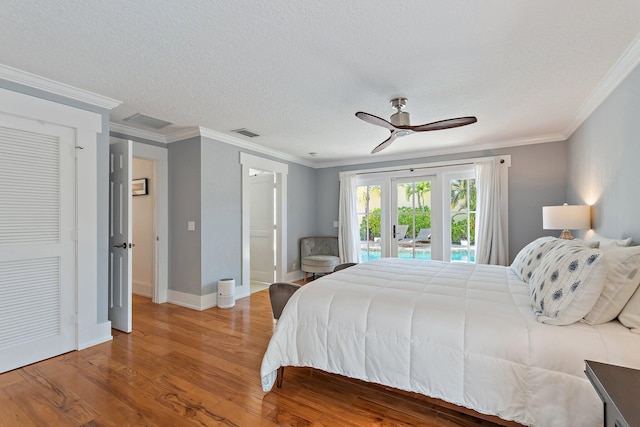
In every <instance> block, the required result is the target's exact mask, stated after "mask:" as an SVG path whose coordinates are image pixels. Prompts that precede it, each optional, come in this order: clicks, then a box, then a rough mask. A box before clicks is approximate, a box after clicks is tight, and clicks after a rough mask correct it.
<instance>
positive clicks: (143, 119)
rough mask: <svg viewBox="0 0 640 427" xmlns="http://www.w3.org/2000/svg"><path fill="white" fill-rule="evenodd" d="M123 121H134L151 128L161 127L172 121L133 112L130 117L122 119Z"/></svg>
mask: <svg viewBox="0 0 640 427" xmlns="http://www.w3.org/2000/svg"><path fill="white" fill-rule="evenodd" d="M124 121H125V122H130V123H136V124H139V125H142V126H146V127H149V128H152V129H162V128H163V127H165V126H169V125H171V124H173V123H171V122H167V121H165V120H160V119H156V118H154V117H149V116H145V115H144V114H140V113H137V114H134V115H133V116H131V117H127V118H126V119H124Z"/></svg>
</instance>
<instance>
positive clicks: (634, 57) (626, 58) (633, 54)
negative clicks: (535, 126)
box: [562, 34, 640, 138]
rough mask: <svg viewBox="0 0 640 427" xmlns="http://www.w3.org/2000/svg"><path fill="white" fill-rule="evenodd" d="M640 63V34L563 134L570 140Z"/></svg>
mask: <svg viewBox="0 0 640 427" xmlns="http://www.w3.org/2000/svg"><path fill="white" fill-rule="evenodd" d="M639 63H640V34H638V36H636V38H635V39H634V41H633V43H631V45H630V46H629V47H628V48H627V50H625V51H624V53H623V54H622V56H620V58H618V60H617V61H616V62H615V64H613V66H612V67H611V69H610V70H609V72H608V73H607V74H606V75H605V76H604V78H603V79H602V80H601V81H600V83H598V85H597V86H596V87H595V89H594V90H593V91H592V92H591V94H590V95H589V96H588V97H587V99H586V100H585V101H584V103H583V104H582V105H581V106H580V108H579V109H578V111H577V112H576V115H575V116H574V117H573V119H572V120H571V121H570V122H569V124H568V125H567V126H566V127H565V128H564V131H563V132H562V133H563V134H564V135H566V136H567V138H569V137H570V136H571V135H572V134H573V132H575V131H576V129H578V128H579V127H580V125H581V124H582V123H584V121H585V120H587V118H588V117H589V116H590V115H591V114H592V113H593V112H594V111H595V110H596V108H598V107H599V106H600V104H602V103H603V102H604V100H605V99H607V97H608V96H609V95H611V93H612V92H613V91H614V90H615V89H616V88H617V87H618V86H619V85H620V83H622V81H623V80H624V79H625V78H627V76H628V75H629V74H630V73H631V72H632V71H633V70H634V69H635V68H636V67H637V66H638V64H639Z"/></svg>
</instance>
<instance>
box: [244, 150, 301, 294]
mask: <svg viewBox="0 0 640 427" xmlns="http://www.w3.org/2000/svg"><path fill="white" fill-rule="evenodd" d="M240 163H241V164H242V280H241V284H240V286H236V296H237V297H238V298H242V297H246V296H249V294H250V293H251V269H252V242H251V222H252V221H251V212H252V209H251V199H252V197H251V193H252V190H251V186H252V182H253V181H252V177H251V173H252V172H253V173H255V172H256V171H261V173H262V174H264V175H266V174H271V176H272V177H273V178H272V179H273V181H272V184H270V185H273V190H270V191H268V192H267V195H268V198H269V201H268V202H266V201H265V202H263V203H271V202H270V200H273V205H272V206H273V208H270V207H268V208H267V209H266V210H268V211H269V212H271V211H273V222H270V221H271V220H268V222H270V223H271V224H273V244H271V243H267V245H269V248H271V247H273V248H274V249H273V251H274V264H271V265H272V266H274V267H275V268H274V271H275V274H274V276H271V275H270V274H269V278H270V277H274V279H273V281H276V282H277V281H282V280H284V277H285V272H286V260H287V229H286V227H285V225H286V224H287V174H288V172H289V167H288V165H286V164H284V163H280V162H276V161H273V160H268V159H265V158H262V157H257V156H252V155H250V154H247V153H240ZM268 179H269V180H270V179H271V178H268ZM271 195H273V199H271V197H272V196H271ZM263 197H265V196H263ZM265 200H266V199H265ZM259 209H261V210H262V211H264V210H265V209H264V207H263V208H259ZM267 234H269V235H271V233H270V232H269V233H267ZM263 243H264V242H263ZM269 251H270V249H269ZM254 252H255V250H254ZM253 258H255V254H254V255H253Z"/></svg>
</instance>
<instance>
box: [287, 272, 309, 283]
mask: <svg viewBox="0 0 640 427" xmlns="http://www.w3.org/2000/svg"><path fill="white" fill-rule="evenodd" d="M302 279H304V272H303V271H302V270H296V271H291V272H289V273H287V274H286V276H284V281H285V282H297V281H298V280H302Z"/></svg>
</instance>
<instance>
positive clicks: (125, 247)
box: [113, 243, 127, 249]
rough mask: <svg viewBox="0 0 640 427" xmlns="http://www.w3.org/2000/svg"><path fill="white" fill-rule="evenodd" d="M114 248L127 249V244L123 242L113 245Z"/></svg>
mask: <svg viewBox="0 0 640 427" xmlns="http://www.w3.org/2000/svg"><path fill="white" fill-rule="evenodd" d="M113 247H114V248H121V249H127V244H126V243H123V244H121V245H113Z"/></svg>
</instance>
